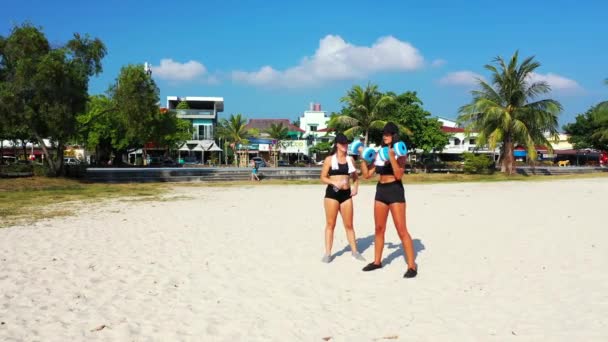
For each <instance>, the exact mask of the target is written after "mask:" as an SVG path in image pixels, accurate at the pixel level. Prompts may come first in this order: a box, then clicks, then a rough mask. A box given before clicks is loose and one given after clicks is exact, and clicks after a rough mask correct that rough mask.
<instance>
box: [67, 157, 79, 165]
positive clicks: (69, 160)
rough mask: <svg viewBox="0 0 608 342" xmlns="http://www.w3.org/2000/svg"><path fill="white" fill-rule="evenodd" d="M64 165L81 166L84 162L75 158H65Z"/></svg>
mask: <svg viewBox="0 0 608 342" xmlns="http://www.w3.org/2000/svg"><path fill="white" fill-rule="evenodd" d="M63 164H65V165H80V164H82V162H81V161H80V160H78V159H76V158H73V157H65V158H63Z"/></svg>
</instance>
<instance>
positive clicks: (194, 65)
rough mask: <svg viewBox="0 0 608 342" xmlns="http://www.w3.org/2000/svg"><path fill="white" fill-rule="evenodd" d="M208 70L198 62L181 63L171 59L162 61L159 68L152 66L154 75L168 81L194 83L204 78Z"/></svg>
mask: <svg viewBox="0 0 608 342" xmlns="http://www.w3.org/2000/svg"><path fill="white" fill-rule="evenodd" d="M206 73H207V68H205V66H204V65H203V64H201V63H199V62H197V61H188V62H186V63H179V62H176V61H174V60H173V59H170V58H165V59H161V61H160V65H159V66H155V65H153V66H152V75H153V76H155V77H158V78H160V79H163V80H167V81H193V80H197V79H200V78H202V76H204V75H205V74H206Z"/></svg>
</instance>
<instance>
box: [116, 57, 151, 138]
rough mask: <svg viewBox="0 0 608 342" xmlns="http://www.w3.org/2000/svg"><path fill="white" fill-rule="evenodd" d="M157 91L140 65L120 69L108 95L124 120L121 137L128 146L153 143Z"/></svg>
mask: <svg viewBox="0 0 608 342" xmlns="http://www.w3.org/2000/svg"><path fill="white" fill-rule="evenodd" d="M159 93H160V91H159V89H158V87H157V86H156V83H155V82H154V80H153V79H152V78H151V77H150V76H148V75H147V74H146V72H145V71H144V69H143V67H142V66H141V65H132V64H130V65H127V66H124V67H122V68H121V70H120V74H119V75H118V78H117V79H116V83H115V84H114V85H112V86H111V87H110V90H109V94H110V97H111V98H112V101H113V102H114V104H115V107H116V109H117V110H118V111H119V112H120V115H121V116H122V117H123V119H124V120H125V124H126V127H125V128H126V131H125V138H126V139H127V141H128V142H129V145H130V146H143V145H144V144H145V143H147V142H150V141H153V140H154V135H155V129H157V127H156V125H157V124H158V122H159V121H160V120H159V117H158V116H159V114H160V113H159V108H158V105H157V103H158V102H159Z"/></svg>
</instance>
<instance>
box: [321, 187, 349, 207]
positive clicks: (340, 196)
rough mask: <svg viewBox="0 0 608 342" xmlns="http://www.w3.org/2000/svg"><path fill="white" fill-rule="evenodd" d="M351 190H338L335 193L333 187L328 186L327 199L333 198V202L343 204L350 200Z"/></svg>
mask: <svg viewBox="0 0 608 342" xmlns="http://www.w3.org/2000/svg"><path fill="white" fill-rule="evenodd" d="M350 197H351V196H350V189H347V190H342V189H340V190H338V191H335V190H334V187H333V186H331V185H328V186H327V189H326V190H325V198H331V199H333V200H336V201H338V203H340V204H342V202H345V201H347V200H349V199H350Z"/></svg>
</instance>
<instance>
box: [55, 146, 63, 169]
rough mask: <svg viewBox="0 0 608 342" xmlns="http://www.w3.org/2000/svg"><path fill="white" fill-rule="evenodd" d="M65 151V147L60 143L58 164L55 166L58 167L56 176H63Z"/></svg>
mask: <svg viewBox="0 0 608 342" xmlns="http://www.w3.org/2000/svg"><path fill="white" fill-rule="evenodd" d="M64 149H65V146H64V145H63V143H61V142H59V143H58V144H57V163H56V164H55V166H56V167H57V169H56V170H55V175H56V176H61V175H62V174H63V150H64Z"/></svg>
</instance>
